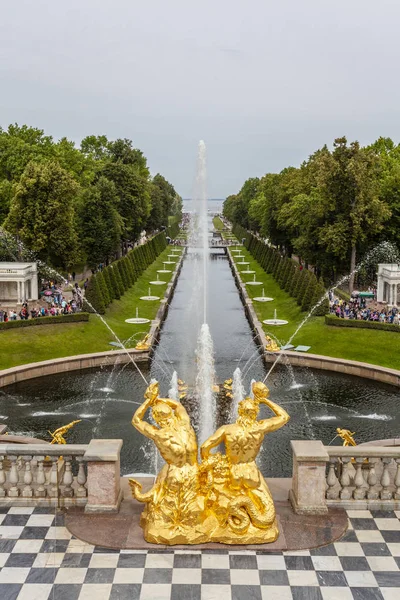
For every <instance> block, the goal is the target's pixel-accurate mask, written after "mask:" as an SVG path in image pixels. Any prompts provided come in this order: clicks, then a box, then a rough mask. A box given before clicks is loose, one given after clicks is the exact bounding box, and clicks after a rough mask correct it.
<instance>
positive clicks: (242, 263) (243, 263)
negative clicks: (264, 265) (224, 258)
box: [237, 261, 250, 267]
mask: <svg viewBox="0 0 400 600" xmlns="http://www.w3.org/2000/svg"><path fill="white" fill-rule="evenodd" d="M237 264H238V266H239V267H240V265H249V264H250V263H249V262H243V261H241V262H238V263H237Z"/></svg>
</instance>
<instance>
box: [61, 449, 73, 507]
mask: <svg viewBox="0 0 400 600" xmlns="http://www.w3.org/2000/svg"><path fill="white" fill-rule="evenodd" d="M71 461H72V456H64V464H65V469H64V475H63V480H62V482H63V486H64V489H63V492H62V495H63V496H64V498H72V496H73V495H74V490H73V489H72V482H73V480H74V479H73V476H72V468H71Z"/></svg>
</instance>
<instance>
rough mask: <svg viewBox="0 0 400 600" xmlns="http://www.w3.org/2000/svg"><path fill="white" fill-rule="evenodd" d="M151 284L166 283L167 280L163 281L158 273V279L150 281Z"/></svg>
mask: <svg viewBox="0 0 400 600" xmlns="http://www.w3.org/2000/svg"><path fill="white" fill-rule="evenodd" d="M150 283H151V285H165V284H166V283H167V282H166V281H161V279H160V276H159V275H158V273H157V279H156V280H155V281H150Z"/></svg>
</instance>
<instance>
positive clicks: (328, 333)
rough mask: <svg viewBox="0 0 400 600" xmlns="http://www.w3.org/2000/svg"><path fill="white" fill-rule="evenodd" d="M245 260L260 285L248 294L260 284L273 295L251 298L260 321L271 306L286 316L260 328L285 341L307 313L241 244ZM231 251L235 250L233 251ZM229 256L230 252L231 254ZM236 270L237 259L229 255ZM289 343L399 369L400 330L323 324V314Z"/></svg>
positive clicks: (251, 293) (257, 291) (247, 277)
mask: <svg viewBox="0 0 400 600" xmlns="http://www.w3.org/2000/svg"><path fill="white" fill-rule="evenodd" d="M241 250H242V254H243V255H244V256H245V257H246V258H245V260H246V261H248V262H250V265H249V267H248V268H249V270H252V271H255V272H256V281H262V282H263V286H252V285H248V286H246V289H247V292H248V294H249V296H250V297H251V298H254V296H261V295H262V289H263V287H264V293H265V295H266V296H269V297H272V298H274V301H273V302H264V303H261V302H254V303H253V305H254V309H255V311H256V313H257V316H258V318H259V319H260V321H262V320H264V319H271V318H273V317H274V309H276V311H277V318H278V319H286V320H287V321H289V323H288V325H282V326H279V327H276V326H268V325H263V328H264V331H265V332H266V333H270V334H271V335H273V336H276V338H277V339H278V340H279V342H281V344H282V345H283V344H285V343H287V342H288V341H289V339H290V338H291V336H292V335H293V334H294V333H295V331H296V329H297V327H298V326H299V325H300V323H301V322H302V321H303V320H304V319H305V318H306V316H307V313H304V312H301V310H300V307H299V306H298V305H297V302H296V301H295V300H294V299H293V298H291V297H290V296H289V294H287V293H286V292H285V291H283V290H281V289H280V287H279V286H278V284H277V283H276V282H275V280H274V279H273V277H272V275H267V274H266V273H265V271H264V270H263V269H262V268H261V267H260V265H259V264H258V263H257V262H256V261H255V260H254V259H253V257H252V256H251V254H250V253H249V252H248V251H247V250H245V249H244V248H241ZM233 254H235V253H233ZM232 256H233V255H232ZM233 258H234V260H235V262H236V264H238V263H239V267H238V268H239V270H245V269H247V267H245V266H244V267H240V260H241V259H236V258H235V257H234V256H233ZM252 279H253V275H243V276H242V281H243V282H245V281H251V280H252ZM291 343H292V344H294V345H295V346H297V345H300V344H301V345H304V346H311V349H310V353H313V354H323V355H326V356H334V357H340V358H347V359H350V360H359V361H361V362H367V363H373V364H376V365H381V366H384V367H391V368H393V369H400V334H399V333H392V332H387V331H379V330H377V331H376V330H371V329H350V328H340V327H329V326H328V325H325V322H324V317H312V316H311V317H310V318H309V319H308V320H307V321H306V323H305V324H304V325H303V326H302V327H301V329H300V330H299V332H298V333H296V335H295V337H294V338H293V340H292V342H291Z"/></svg>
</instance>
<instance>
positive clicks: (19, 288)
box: [17, 281, 22, 304]
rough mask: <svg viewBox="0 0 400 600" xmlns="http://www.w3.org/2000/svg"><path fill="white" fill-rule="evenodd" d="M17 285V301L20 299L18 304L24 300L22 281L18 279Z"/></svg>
mask: <svg viewBox="0 0 400 600" xmlns="http://www.w3.org/2000/svg"><path fill="white" fill-rule="evenodd" d="M17 286H18V294H17V296H18V298H17V301H18V304H21V302H22V300H21V297H22V289H21V282H20V281H17Z"/></svg>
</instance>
